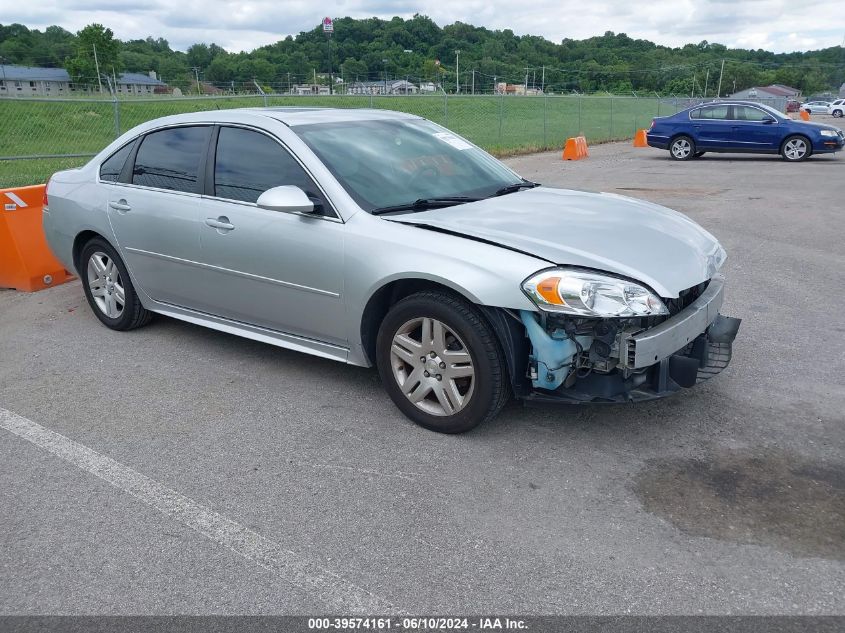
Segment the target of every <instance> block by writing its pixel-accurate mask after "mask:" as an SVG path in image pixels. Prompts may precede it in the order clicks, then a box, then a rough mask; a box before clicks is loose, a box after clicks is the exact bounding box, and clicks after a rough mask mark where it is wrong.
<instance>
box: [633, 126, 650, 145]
mask: <svg viewBox="0 0 845 633" xmlns="http://www.w3.org/2000/svg"><path fill="white" fill-rule="evenodd" d="M647 133H648V130H637V133H636V134H634V147H648V137H647V136H646V134H647Z"/></svg>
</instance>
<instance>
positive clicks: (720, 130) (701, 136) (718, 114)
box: [690, 105, 733, 150]
mask: <svg viewBox="0 0 845 633" xmlns="http://www.w3.org/2000/svg"><path fill="white" fill-rule="evenodd" d="M729 109H730V108H729V106H727V105H712V106H704V107H702V108H699V109H698V110H693V111H692V112H690V121H691V123H692V129H693V134H694V136H695V145H696V148H697V149H700V150H706V149H732V148H733V143H732V138H731V134H732V130H731V122H730V121H728V113H729Z"/></svg>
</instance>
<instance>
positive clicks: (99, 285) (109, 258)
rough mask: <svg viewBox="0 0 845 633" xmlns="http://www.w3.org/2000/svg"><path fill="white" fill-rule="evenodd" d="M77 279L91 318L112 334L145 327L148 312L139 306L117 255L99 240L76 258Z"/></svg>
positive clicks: (104, 242) (91, 242) (127, 273)
mask: <svg viewBox="0 0 845 633" xmlns="http://www.w3.org/2000/svg"><path fill="white" fill-rule="evenodd" d="M79 263H80V266H79V276H80V278H81V279H82V287H83V289H84V291H85V298H86V299H88V305H89V306H91V310H92V311H93V312H94V315H95V316H96V317H97V318H98V319H100V322H101V323H102V324H103V325H105V326H106V327H107V328H110V329H112V330H119V331H126V330H134V329H135V328H138V327H141V326H142V325H146V324H147V323H149V322H150V319H151V318H152V312H150V311H149V310H147V309H146V308H144V306H142V305H141V301H140V300H139V299H138V294H137V293H136V292H135V288H134V286H133V285H132V280H131V279H130V278H129V271H128V270H126V266H125V265H124V263H123V260H122V259H120V255H118V254H117V251H116V250H115V249H114V248H113V247H112V245H111V244H109V243H108V242H107V241H105V240H104V239H102V238H100V237H95V238H93V239H92V240H90V241H89V242H88V243H87V244H86V245H85V246H84V247H83V248H82V253H81V254H80V257H79Z"/></svg>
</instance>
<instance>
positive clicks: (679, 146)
mask: <svg viewBox="0 0 845 633" xmlns="http://www.w3.org/2000/svg"><path fill="white" fill-rule="evenodd" d="M690 152H692V145H691V144H690V142H689V141H688V140H687V139H685V138H679V139H678V140H677V141H675V142H674V143H672V155H673V156H674V157H675V158H686V157H687V156H689V155H690Z"/></svg>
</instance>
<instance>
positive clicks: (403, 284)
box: [360, 277, 530, 396]
mask: <svg viewBox="0 0 845 633" xmlns="http://www.w3.org/2000/svg"><path fill="white" fill-rule="evenodd" d="M425 290H438V291H442V292H448V293H451V294H454V295H456V296H458V297H460V298H461V299H463V300H465V301H467V302H468V303H471V304H472V305H473V306H475V308H477V309H478V311H479V312H480V314H481V317H482V318H483V319H484V320H485V321H486V322H487V323H488V325H490V327H491V328H492V329H493V331H494V333H495V335H496V338H497V340H498V343H499V345H500V347H501V349H502V351H503V352H504V357H505V361H506V363H507V370H508V374H509V376H508V377H509V381H510V383H511V387H512V388H513V391H514V394H516V395H517V396H521V395H524V394H525V393H527V392H528V391H530V383H528V382H526V380H525V369H526V367H527V363H528V352H529V348H528V339H527V338H526V336H525V327H524V326H523V325H522V324H521V322H519V321H518V319H516V318H514V317H512V316H509V315H508V314H507V310H505V309H503V308H498V307H493V306H487V305H484V304H482V303H480V302H479V301H478V299H477V298H475V297H474V296H473V295H472V294H471V293H469V292H467V291H466V290H464V289H463V288H460V287H457V286H455V285H454V284H453V283H449V282H447V281H446V280H435V279H425V278H421V277H404V278H400V279H394V280H391V281H387V282H386V283H384V284H382V285H381V286H380V287H379V288H378V289H377V290H376V291H375V292H373V293H372V294H371V295H370V298H369V300H368V301H367V303H366V305H365V307H364V312H363V313H362V315H361V322H360V337H361V349H362V350H363V353H364V356H365V358H366V360H367V361H368V362H369V364H370V365H372V366H375V364H376V339H377V338H378V331H379V327H380V326H381V323H382V321H383V320H384V318H385V316H387V313H388V312H389V311H390V308H391V307H392V306H393V305H395V304H396V303H398V302H399V301H401V300H402V299H404V298H405V297H408V296H410V295H412V294H416V293H417V292H422V291H425Z"/></svg>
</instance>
